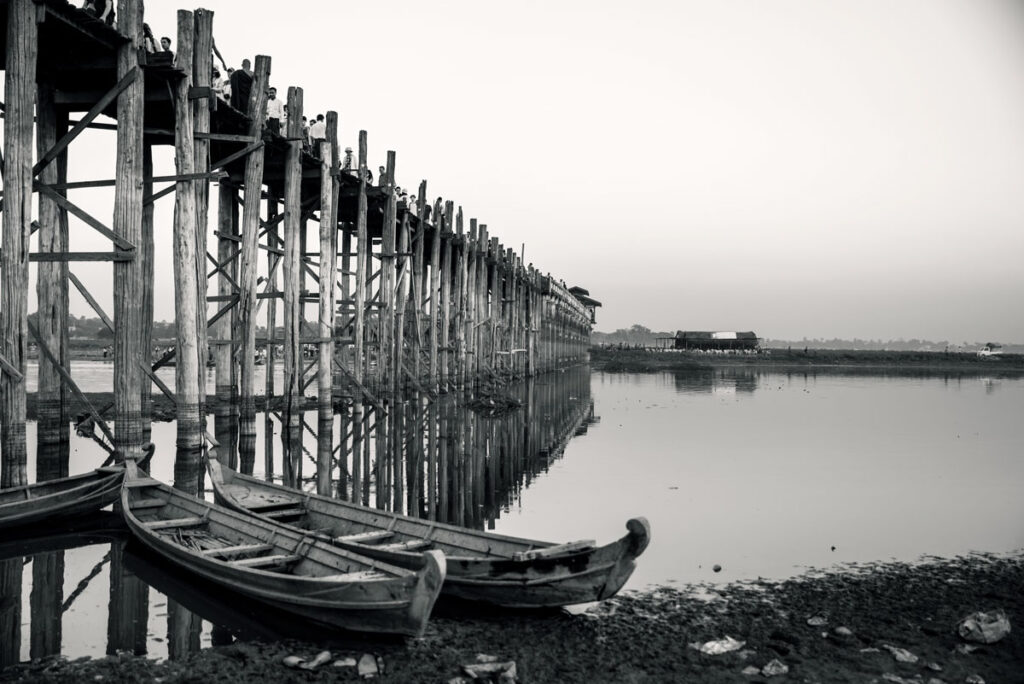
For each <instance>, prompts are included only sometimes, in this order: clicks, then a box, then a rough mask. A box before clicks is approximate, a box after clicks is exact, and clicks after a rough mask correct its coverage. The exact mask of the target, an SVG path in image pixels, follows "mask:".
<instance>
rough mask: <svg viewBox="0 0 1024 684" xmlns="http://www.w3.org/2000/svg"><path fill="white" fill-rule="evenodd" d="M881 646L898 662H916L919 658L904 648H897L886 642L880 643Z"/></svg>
mask: <svg viewBox="0 0 1024 684" xmlns="http://www.w3.org/2000/svg"><path fill="white" fill-rule="evenodd" d="M882 648H884V649H885V650H886V651H888V652H889V653H891V654H892V657H893V658H895V659H896V662H899V663H916V662H917V661H918V660H920V658H918V657H917V656H916V655H914V654H913V653H911V652H910V651H908V650H907V649H905V648H897V647H895V646H889V645H888V644H882Z"/></svg>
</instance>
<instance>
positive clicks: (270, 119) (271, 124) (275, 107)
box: [267, 88, 284, 135]
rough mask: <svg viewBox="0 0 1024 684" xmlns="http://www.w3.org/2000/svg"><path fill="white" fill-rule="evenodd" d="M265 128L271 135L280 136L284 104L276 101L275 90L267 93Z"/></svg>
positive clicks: (272, 89) (271, 89)
mask: <svg viewBox="0 0 1024 684" xmlns="http://www.w3.org/2000/svg"><path fill="white" fill-rule="evenodd" d="M267 97H269V98H270V99H268V100H267V128H268V129H269V130H270V132H271V133H277V134H278V135H281V122H282V121H283V120H284V102H282V101H281V100H278V99H277V88H270V89H269V90H268V91H267Z"/></svg>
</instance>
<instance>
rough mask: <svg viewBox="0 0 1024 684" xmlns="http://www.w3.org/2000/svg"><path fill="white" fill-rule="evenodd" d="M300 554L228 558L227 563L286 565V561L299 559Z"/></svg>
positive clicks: (249, 566)
mask: <svg viewBox="0 0 1024 684" xmlns="http://www.w3.org/2000/svg"><path fill="white" fill-rule="evenodd" d="M301 559H302V556H296V555H295V554H284V553H282V554H276V555H273V556H256V557H255V558H239V559H236V560H229V561H228V563H231V564H232V565H236V566H239V567H243V568H260V567H267V566H270V565H287V564H288V563H294V562H295V561H297V560H301Z"/></svg>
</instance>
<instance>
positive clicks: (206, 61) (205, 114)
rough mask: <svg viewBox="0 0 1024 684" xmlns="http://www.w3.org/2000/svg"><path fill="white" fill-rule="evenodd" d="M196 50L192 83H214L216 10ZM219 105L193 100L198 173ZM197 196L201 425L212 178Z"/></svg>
mask: <svg viewBox="0 0 1024 684" xmlns="http://www.w3.org/2000/svg"><path fill="white" fill-rule="evenodd" d="M192 31H193V40H194V43H193V45H194V49H193V52H192V55H193V59H192V65H191V68H192V85H193V86H195V88H196V89H202V88H207V89H209V88H210V86H211V81H212V78H213V73H212V71H213V12H211V11H210V10H207V9H197V10H196V11H195V13H194V15H193V24H192ZM214 104H215V96H214V95H213V93H212V92H211V93H210V94H209V95H208V96H206V97H199V98H198V99H196V100H193V101H192V108H193V111H192V120H193V128H192V130H193V131H194V132H195V133H198V134H199V135H198V136H197V137H195V138H194V142H193V154H194V159H195V162H194V169H195V172H196V173H209V171H210V141H209V138H206V137H205V135H206V134H207V133H209V132H210V109H211V107H212V106H214ZM192 185H193V189H194V190H195V196H196V200H195V202H196V226H195V229H196V263H195V269H196V283H197V285H198V291H197V293H196V314H197V318H196V327H197V329H198V331H199V340H198V344H199V427H200V429H201V430H205V426H206V366H207V362H208V360H209V357H210V335H209V332H208V330H207V324H206V314H207V311H206V309H207V302H206V295H207V279H206V252H207V248H206V243H207V233H208V231H209V223H208V216H209V213H210V181H209V179H206V178H203V179H201V180H196V181H194V182H193V184H192Z"/></svg>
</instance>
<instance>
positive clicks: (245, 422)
mask: <svg viewBox="0 0 1024 684" xmlns="http://www.w3.org/2000/svg"><path fill="white" fill-rule="evenodd" d="M269 73H270V58H269V57H266V56H264V55H257V56H256V70H255V73H254V75H253V82H252V92H251V93H250V97H249V103H248V107H247V114H248V117H249V131H248V137H249V139H250V140H254V141H255V140H259V139H260V137H261V134H262V131H263V119H264V115H265V113H266V111H267V75H268V74H269ZM263 161H264V160H263V150H262V149H258V150H256V151H254V152H250V153H249V155H248V156H246V158H245V186H244V193H245V195H244V204H243V205H242V247H241V254H240V255H239V259H240V261H239V267H238V273H239V278H238V287H239V293H238V304H237V305H235V308H236V310H237V312H238V316H237V317H236V319H235V321H236V328H235V332H234V334H233V335H232V338H233V339H234V341H235V343H236V344H237V345H238V351H237V353H238V374H239V383H238V388H239V390H238V391H239V397H238V398H239V413H238V419H239V420H238V427H239V430H238V432H239V435H238V447H239V455H240V456H241V457H242V459H243V460H245V459H246V458H247V457H248V454H249V453H252V454H254V453H255V451H256V400H255V396H254V392H255V385H256V378H255V367H254V364H255V361H256V358H255V357H256V268H257V263H256V262H257V258H258V256H259V252H258V249H257V242H258V239H259V238H258V237H257V236H258V233H259V225H260V190H261V188H262V186H263ZM268 356H269V354H268ZM268 364H269V360H268ZM267 372H268V373H269V372H270V368H269V366H268V369H267Z"/></svg>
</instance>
